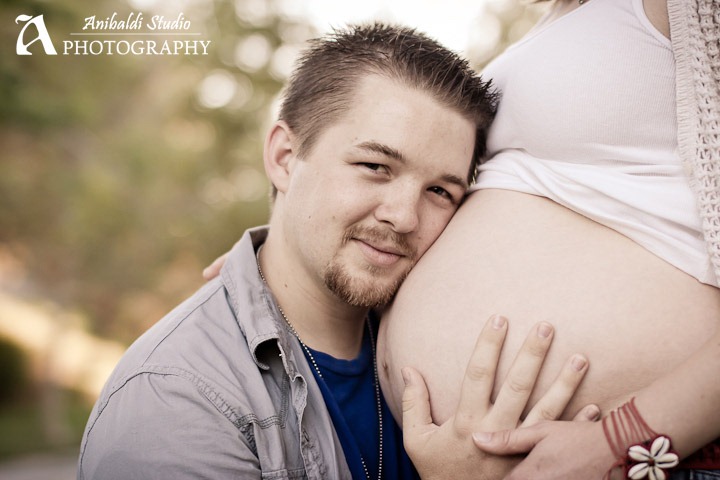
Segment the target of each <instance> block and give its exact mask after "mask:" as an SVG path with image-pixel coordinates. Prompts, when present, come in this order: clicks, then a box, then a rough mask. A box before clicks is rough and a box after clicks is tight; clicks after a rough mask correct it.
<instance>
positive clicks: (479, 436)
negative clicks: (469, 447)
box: [473, 432, 492, 443]
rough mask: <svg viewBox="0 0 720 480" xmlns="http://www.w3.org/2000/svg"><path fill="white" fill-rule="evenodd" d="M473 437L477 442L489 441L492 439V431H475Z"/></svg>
mask: <svg viewBox="0 0 720 480" xmlns="http://www.w3.org/2000/svg"><path fill="white" fill-rule="evenodd" d="M473 439H475V441H476V442H477V443H488V442H490V440H492V433H487V432H475V433H473Z"/></svg>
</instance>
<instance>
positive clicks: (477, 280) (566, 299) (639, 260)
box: [378, 190, 720, 422]
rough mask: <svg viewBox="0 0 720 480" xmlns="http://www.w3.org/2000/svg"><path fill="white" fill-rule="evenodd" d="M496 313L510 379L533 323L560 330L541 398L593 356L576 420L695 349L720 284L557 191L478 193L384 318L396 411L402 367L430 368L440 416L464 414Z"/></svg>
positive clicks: (385, 382)
mask: <svg viewBox="0 0 720 480" xmlns="http://www.w3.org/2000/svg"><path fill="white" fill-rule="evenodd" d="M494 313H500V314H503V315H505V316H506V317H508V319H509V321H510V328H509V332H508V338H507V340H506V346H505V349H504V351H503V355H502V357H501V360H500V367H499V375H500V378H504V375H505V374H506V372H507V370H508V368H509V366H510V363H511V361H512V358H513V357H514V356H515V354H516V353H517V351H518V349H519V348H520V345H521V344H522V342H523V340H524V338H525V336H526V335H527V333H528V332H529V330H530V328H531V327H532V325H534V324H535V323H536V322H538V321H541V320H544V321H548V322H550V323H551V324H553V325H554V327H555V330H556V331H555V339H554V342H553V345H552V347H551V350H550V353H549V355H548V358H547V359H546V362H545V368H544V369H543V373H542V374H541V377H540V378H539V380H538V384H537V386H536V388H535V391H534V393H533V397H532V398H531V403H533V402H534V401H535V400H537V398H539V395H540V394H541V393H542V392H544V391H545V389H546V388H547V387H548V386H549V384H550V382H551V381H552V380H553V379H554V377H555V376H556V375H557V373H558V372H559V371H560V367H561V365H562V364H563V362H564V361H565V360H566V359H567V358H568V357H569V356H570V355H572V354H573V353H583V354H585V355H586V356H587V357H588V358H589V359H590V369H589V372H588V375H587V377H586V379H585V381H584V382H583V384H582V386H581V388H580V390H579V391H578V393H577V394H576V395H575V397H574V399H573V401H572V403H571V405H570V407H569V408H568V410H567V411H566V414H565V417H566V418H569V417H571V416H572V415H573V414H574V412H575V411H577V410H578V409H579V408H580V407H582V406H583V405H585V404H587V403H597V404H598V405H599V406H600V407H601V409H603V411H607V410H609V409H611V408H613V407H615V406H617V405H618V404H620V403H622V402H623V401H624V400H625V399H627V398H628V396H629V395H630V394H631V393H632V392H634V391H636V390H638V389H640V388H642V387H644V386H646V385H648V384H649V383H651V382H652V381H653V380H654V379H656V378H658V377H660V376H662V375H663V374H664V373H665V372H667V371H668V370H670V369H672V368H673V367H674V366H676V365H678V364H679V363H680V362H682V361H683V360H684V359H686V358H687V357H689V356H690V355H691V354H692V353H693V351H695V350H696V349H697V348H698V347H700V346H701V345H702V344H703V343H704V342H705V341H706V340H707V339H708V338H709V337H710V336H711V335H712V334H713V333H714V332H715V330H716V329H717V327H718V319H720V290H718V289H716V288H714V287H710V286H708V285H704V284H701V283H699V282H698V281H697V280H695V279H694V278H692V277H690V276H688V275H687V274H685V273H684V272H681V271H679V270H678V269H676V268H675V267H673V266H671V265H670V264H668V263H666V262H665V261H663V260H661V259H660V258H658V257H656V256H655V255H653V254H651V253H649V252H648V251H647V250H645V249H644V248H642V247H640V246H639V245H637V244H635V243H634V242H633V241H631V240H629V239H628V238H626V237H624V236H623V235H620V234H618V233H617V232H615V231H613V230H610V229H608V228H606V227H604V226H601V225H599V224H597V223H595V222H593V221H591V220H589V219H587V218H585V217H583V216H581V215H578V214H576V213H574V212H572V211H570V210H568V209H566V208H564V207H562V206H559V205H557V204H555V203H553V202H551V201H550V200H547V199H544V198H541V197H535V196H532V195H525V194H521V193H517V192H509V191H503V190H481V191H478V192H476V193H474V194H472V195H471V196H470V198H469V199H468V201H467V202H466V203H465V204H464V205H463V206H462V208H461V209H460V211H459V212H458V213H457V214H456V216H455V217H454V218H453V220H452V222H451V223H450V225H448V227H447V228H446V230H445V232H443V234H442V236H441V237H440V238H439V239H438V240H437V242H436V243H435V244H434V245H433V247H432V248H431V249H430V250H429V251H428V252H427V253H426V254H425V256H423V258H422V259H421V261H420V262H419V263H418V265H417V266H416V267H415V269H413V271H412V273H411V274H410V276H409V277H408V278H407V280H406V281H405V283H404V284H403V286H402V288H401V289H400V292H398V295H397V297H396V298H395V301H394V303H393V305H392V306H391V307H390V308H389V309H388V311H387V312H385V314H384V316H383V320H382V322H381V331H380V338H379V343H378V354H379V356H380V357H379V365H381V366H382V367H383V368H380V374H381V382H382V386H383V391H384V392H385V394H386V397H387V399H388V402H389V403H390V405H391V408H392V410H393V413H394V414H395V416H396V418H398V419H399V417H398V413H399V412H400V411H401V408H400V400H401V396H402V388H403V382H402V377H401V375H400V368H402V367H403V366H414V367H415V368H417V369H418V370H419V371H420V372H421V373H422V374H423V375H424V377H425V379H426V382H427V384H428V388H429V389H430V396H431V403H432V407H433V418H434V419H435V421H436V422H442V421H444V420H445V419H447V418H448V417H449V416H450V415H451V414H452V412H454V410H455V408H456V405H457V400H458V397H459V392H460V384H461V381H462V377H463V374H464V371H465V366H466V365H467V360H468V358H469V356H470V352H471V350H472V347H473V345H474V343H475V339H476V338H477V335H478V333H479V331H480V328H481V327H482V325H483V324H484V322H485V320H486V319H487V318H488V317H489V316H490V315H492V314H494ZM498 384H499V382H497V383H496V392H497V388H498Z"/></svg>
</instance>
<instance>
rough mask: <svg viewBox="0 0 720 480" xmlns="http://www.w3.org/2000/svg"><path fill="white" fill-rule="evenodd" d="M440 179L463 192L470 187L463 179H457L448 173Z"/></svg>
mask: <svg viewBox="0 0 720 480" xmlns="http://www.w3.org/2000/svg"><path fill="white" fill-rule="evenodd" d="M441 178H442V179H443V181H445V182H447V183H453V184H455V185H457V186H459V187H460V188H462V189H463V190H467V189H468V187H470V185H468V182H467V180H465V179H464V178H461V177H458V176H457V175H452V174H450V173H447V174H445V175H443V176H442V177H441Z"/></svg>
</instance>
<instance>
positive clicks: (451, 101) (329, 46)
mask: <svg viewBox="0 0 720 480" xmlns="http://www.w3.org/2000/svg"><path fill="white" fill-rule="evenodd" d="M368 74H377V75H382V76H385V77H388V78H390V79H393V80H398V81H400V82H402V83H403V84H405V85H407V86H408V87H411V88H417V89H419V90H422V91H424V92H427V93H429V94H430V95H432V96H433V97H434V98H435V99H436V100H438V101H439V102H441V104H443V105H445V106H447V107H449V108H451V109H453V110H455V111H457V112H458V113H460V114H461V115H463V116H464V117H465V118H467V119H468V120H470V121H472V122H473V124H475V125H476V138H475V151H474V153H473V158H472V164H471V168H470V172H469V174H468V180H469V181H470V180H472V179H473V178H474V175H475V171H476V167H477V163H478V161H479V159H480V158H481V157H482V156H483V155H484V153H485V139H486V135H487V129H488V127H489V126H490V122H491V121H492V119H493V116H494V114H495V103H496V102H495V101H496V94H495V93H494V91H493V89H492V88H491V85H490V82H484V81H483V80H482V79H481V78H480V76H479V75H478V74H477V73H475V72H474V71H473V70H472V69H471V68H470V66H469V64H468V62H467V61H466V60H464V59H462V58H461V57H460V56H458V55H457V54H455V53H453V52H451V51H450V50H448V49H447V48H445V47H443V46H442V45H440V44H439V43H438V42H437V41H435V40H433V39H431V38H429V37H428V36H426V35H424V34H422V33H419V32H417V31H416V30H414V29H412V28H408V27H402V26H395V25H385V24H382V23H373V24H368V25H351V26H348V27H347V28H345V29H337V30H333V31H332V32H331V33H330V34H328V35H326V36H323V37H321V38H318V39H314V40H311V41H310V47H309V48H308V49H307V50H305V52H304V53H303V54H302V55H301V57H300V59H299V60H298V62H297V63H296V65H295V69H294V71H293V74H292V75H291V77H290V81H289V82H288V85H287V87H286V90H285V93H284V100H283V102H282V106H281V107H280V119H281V120H284V121H285V122H286V123H287V124H288V126H289V127H290V130H291V131H292V132H293V133H294V134H295V136H296V137H297V140H298V147H297V148H298V154H299V156H301V157H302V156H305V155H307V154H308V153H309V152H310V151H311V149H312V148H313V145H314V143H315V141H316V140H317V138H318V136H319V135H320V134H321V133H322V131H323V129H325V128H327V127H328V126H329V125H330V124H332V123H333V122H335V121H337V120H339V118H340V117H341V116H342V115H343V114H344V113H345V112H346V111H347V110H349V109H350V107H351V106H352V100H353V98H354V92H355V88H356V86H357V85H358V83H359V80H360V78H361V77H363V76H365V75H368Z"/></svg>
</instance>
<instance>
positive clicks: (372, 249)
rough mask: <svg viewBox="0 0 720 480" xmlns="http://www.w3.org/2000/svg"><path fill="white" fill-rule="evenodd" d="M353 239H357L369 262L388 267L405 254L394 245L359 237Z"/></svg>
mask: <svg viewBox="0 0 720 480" xmlns="http://www.w3.org/2000/svg"><path fill="white" fill-rule="evenodd" d="M354 240H355V241H357V244H358V246H359V247H360V250H361V251H362V252H363V254H364V255H365V257H366V258H367V259H368V260H369V261H370V262H372V263H375V264H378V265H382V266H385V267H389V266H391V265H394V264H395V263H397V262H398V261H400V259H401V258H403V257H406V256H407V255H405V253H404V252H403V251H402V250H401V249H399V248H397V247H396V246H391V245H378V244H373V243H371V242H369V241H366V240H361V239H359V238H356V239H354Z"/></svg>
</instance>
